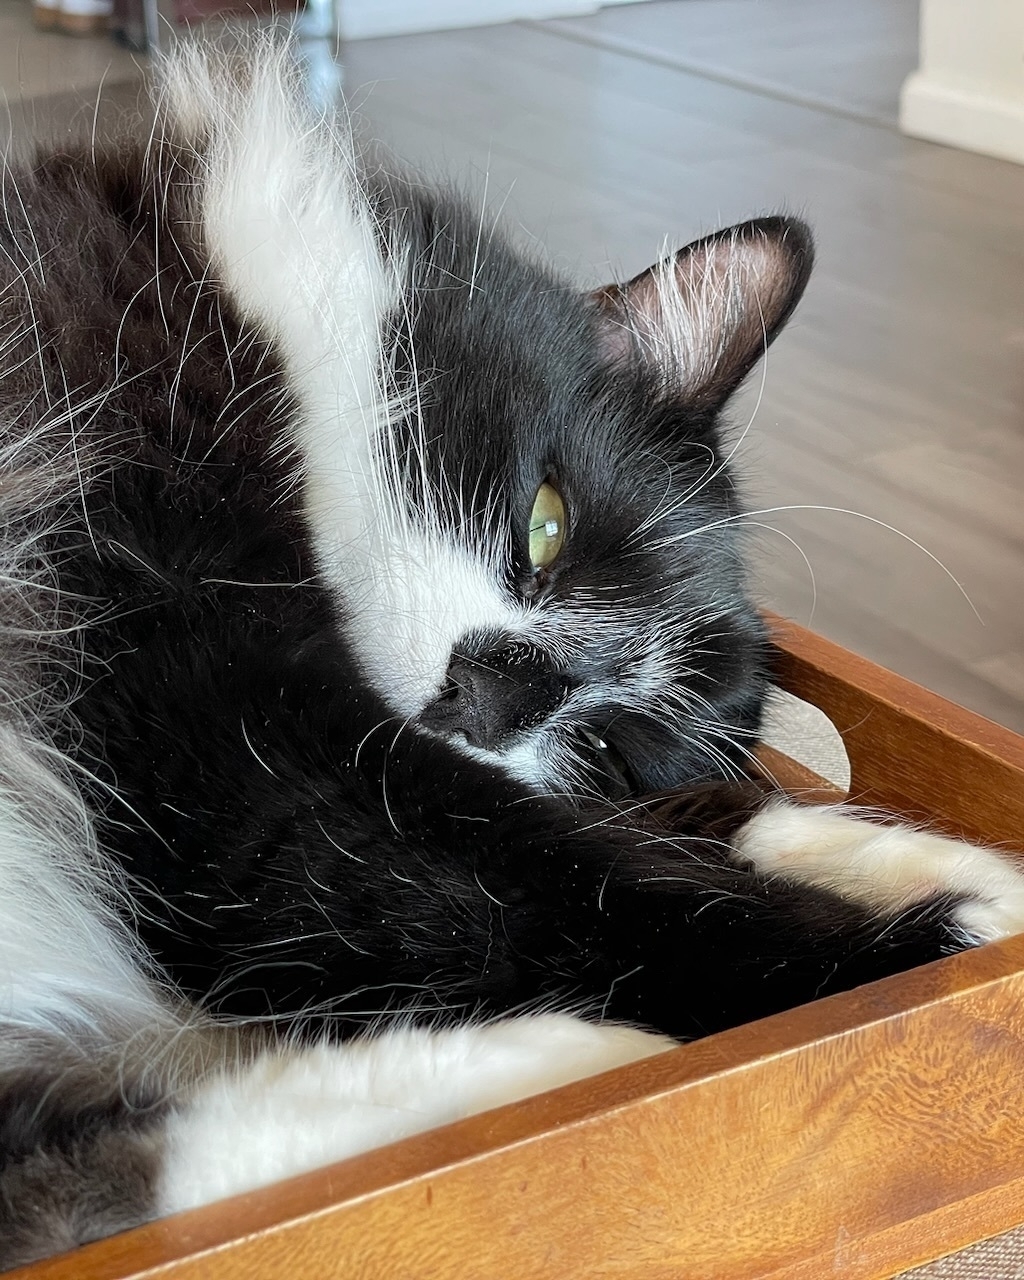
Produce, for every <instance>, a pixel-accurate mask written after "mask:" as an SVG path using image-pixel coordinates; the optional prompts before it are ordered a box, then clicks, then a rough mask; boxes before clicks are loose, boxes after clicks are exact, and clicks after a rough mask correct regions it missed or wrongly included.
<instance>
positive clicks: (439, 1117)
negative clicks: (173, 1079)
mask: <svg viewBox="0 0 1024 1280" xmlns="http://www.w3.org/2000/svg"><path fill="white" fill-rule="evenodd" d="M672 1045H673V1041H671V1040H669V1039H667V1038H666V1037H664V1036H657V1035H650V1034H648V1033H647V1032H644V1031H634V1030H632V1029H631V1028H629V1027H616V1026H593V1025H592V1024H590V1023H587V1022H583V1021H582V1020H581V1019H579V1018H573V1017H569V1016H568V1015H564V1014H543V1015H537V1016H523V1017H519V1018H509V1019H506V1020H505V1021H503V1022H495V1023H492V1024H490V1025H489V1026H465V1027H453V1028H451V1029H450V1030H447V1031H429V1030H426V1029H425V1028H421V1027H404V1028H402V1027H399V1028H394V1029H392V1030H387V1031H383V1032H380V1033H379V1034H377V1035H372V1036H368V1037H366V1039H363V1040H355V1041H351V1042H349V1043H347V1044H341V1045H335V1044H321V1045H313V1046H310V1047H307V1048H295V1049H289V1048H281V1049H277V1050H271V1051H269V1052H267V1053H265V1054H263V1055H261V1056H260V1057H259V1058H257V1059H256V1061H255V1062H254V1063H252V1064H251V1065H250V1066H248V1067H245V1068H243V1069H242V1070H233V1071H224V1072H218V1073H216V1074H215V1075H213V1076H212V1077H210V1078H209V1079H208V1080H206V1081H205V1082H204V1083H203V1084H202V1085H200V1087H199V1088H198V1089H197V1090H196V1092H195V1094H194V1095H193V1096H192V1098H191V1099H190V1100H189V1101H188V1102H187V1103H186V1104H185V1105H184V1106H182V1108H181V1109H180V1110H179V1111H178V1112H176V1113H175V1114H174V1115H173V1116H172V1117H171V1119H170V1120H169V1121H168V1123H167V1128H166V1132H165V1146H164V1158H163V1170H162V1177H161V1185H160V1191H159V1204H160V1211H161V1212H162V1213H165V1214H166V1213H175V1212H177V1211H178V1210H180V1209H187V1208H191V1207H193V1206H195V1205H200V1204H207V1203H209V1202H210V1201H212V1200H219V1199H222V1198H223V1197H225V1196H229V1195H236V1194H238V1193H239V1192H241V1191H247V1190H250V1189H251V1188H253V1187H258V1186H263V1185H265V1184H267V1183H269V1182H274V1181H277V1180H279V1179H281V1178H286V1177H291V1176H293V1175H294V1174H297V1173H302V1172H304V1171H306V1170H308V1169H315V1168H317V1167H319V1166H322V1165H325V1164H330V1163H332V1162H333V1161H335V1160H342V1159H345V1158H346V1157H348V1156H352V1155H356V1154H357V1153H358V1152H360V1151H367V1150H369V1149H370V1148H371V1147H379V1146H383V1145H384V1144H386V1143H389V1142H397V1141H398V1140H399V1139H400V1138H406V1137H409V1136H410V1135H411V1134H414V1133H421V1132H422V1131H423V1130H424V1129H430V1128H433V1127H435V1126H437V1125H441V1124H448V1123H450V1122H451V1121H453V1120H459V1119H462V1118H463V1117H464V1116H469V1115H474V1114H475V1113H476V1112H478V1111H487V1110H489V1109H490V1108H492V1107H498V1106H501V1105H502V1104H504V1103H506V1102H514V1101H516V1100H517V1099H519V1098H525V1097H528V1096H529V1095H530V1094H534V1093H542V1092H544V1090H546V1089H553V1088H555V1087H556V1086H557V1085H561V1084H567V1083H568V1082H569V1081H570V1080H579V1079H582V1078H583V1077H584V1076H589V1075H596V1074H597V1073H598V1072H601V1071H608V1070H610V1069H611V1068H612V1067H618V1066H622V1065H624V1064H625V1063H627V1062H633V1061H635V1060H636V1059H638V1058H646V1057H649V1056H650V1055H651V1054H655V1053H662V1052H664V1050H666V1049H669V1048H671V1047H672Z"/></svg>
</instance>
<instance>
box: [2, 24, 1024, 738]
mask: <svg viewBox="0 0 1024 1280" xmlns="http://www.w3.org/2000/svg"><path fill="white" fill-rule="evenodd" d="M0 18H2V19H3V23H5V24H6V25H5V26H4V33H5V37H6V40H7V44H8V46H11V45H12V42H13V43H17V37H16V32H15V30H14V25H13V24H15V23H16V21H20V22H21V23H22V26H23V28H24V29H25V32H26V34H25V35H24V36H23V42H24V48H25V49H30V50H31V52H32V57H31V58H29V57H27V56H26V55H25V53H24V49H23V51H22V54H21V55H20V59H15V60H13V61H12V60H11V59H10V58H8V65H9V67H18V68H20V70H18V72H17V77H18V79H17V83H16V84H12V83H10V82H9V80H10V77H11V76H13V75H14V74H15V73H14V72H13V71H11V70H9V69H8V70H6V71H5V70H4V66H5V64H4V63H3V62H2V60H0V77H6V79H3V80H2V82H0V87H2V88H4V89H5V90H6V91H7V92H8V94H9V96H10V97H12V98H13V99H14V100H15V107H14V111H13V114H14V117H15V120H14V128H15V133H19V132H21V131H22V129H23V128H24V124H25V122H26V121H34V122H35V123H36V126H37V127H42V128H44V129H45V128H46V127H47V125H48V124H49V126H50V127H51V128H57V127H63V125H64V122H65V121H66V119H67V118H68V117H69V115H70V114H71V113H72V111H73V109H74V103H75V101H78V102H79V108H78V109H79V110H81V109H83V108H82V107H81V101H82V99H78V100H73V99H69V98H66V97H64V98H45V99H44V98H40V97H37V96H33V95H35V94H39V93H40V92H46V91H50V90H53V89H55V88H57V87H58V81H59V68H60V66H61V65H62V62H61V59H64V60H65V61H66V62H67V66H68V68H69V71H68V76H69V81H71V80H73V81H74V83H75V84H76V85H78V86H79V89H80V92H82V93H90V92H91V91H90V88H89V82H88V79H89V78H88V74H86V73H85V72H83V65H84V64H83V55H82V53H81V52H80V49H81V46H75V45H74V43H73V42H71V43H69V42H68V39H67V38H66V37H60V36H48V37H40V36H38V35H36V34H33V33H29V32H28V28H27V6H26V5H24V4H23V3H22V2H21V0H0ZM0 25H2V24H0ZM44 39H45V40H48V41H50V42H53V41H56V42H57V44H55V45H54V44H51V45H49V46H46V48H44V47H43V46H42V45H41V44H40V41H42V40H44ZM915 46H916V3H915V2H914V0H858V3H857V4H854V5H851V4H849V3H848V2H847V0H672V2H665V0H659V2H655V3H647V4H634V5H628V6H622V7H618V8H611V9H606V10H603V11H601V12H600V13H598V14H595V15H593V16H591V17H585V18H577V19H572V20H562V21H552V22H546V23H521V24H514V25H510V26H504V27H489V28H479V29H476V30H471V31H448V32H442V33H438V34H431V35H417V36H404V37H396V38H392V39H388V40H376V41H363V42H359V43H355V44H352V45H350V46H348V47H347V48H345V49H344V50H343V51H342V63H343V72H344V78H345V84H346V88H347V91H348V94H349V97H350V100H351V101H352V102H353V103H354V104H355V105H356V107H357V109H358V111H359V113H360V115H361V117H362V118H363V121H364V123H365V126H366V128H367V129H368V130H369V131H370V132H372V133H374V134H377V135H379V136H382V137H383V138H384V139H385V140H386V141H387V142H389V143H390V144H391V145H392V146H393V148H394V149H395V150H396V151H397V152H398V153H399V154H401V155H404V156H405V157H407V158H409V159H410V160H413V161H414V162H417V163H419V164H421V165H425V166H426V167H427V168H429V169H431V170H437V171H442V172H448V173H453V174H455V175H456V176H457V177H458V180H459V181H460V183H461V184H462V185H464V186H466V187H468V188H469V189H470V190H471V191H473V192H474V193H475V198H482V196H483V194H484V193H486V200H487V203H488V204H489V205H490V206H491V207H492V208H493V209H494V210H495V211H497V210H498V209H500V208H503V209H504V215H503V216H504V217H505V219H506V220H508V221H510V222H511V223H512V224H513V225H518V231H519V234H520V235H521V236H522V238H523V239H524V240H526V241H527V242H528V243H531V244H539V245H542V246H546V247H547V249H549V250H550V251H551V252H552V253H553V254H554V255H555V257H556V259H557V260H558V261H559V262H560V263H561V265H562V266H563V267H564V268H565V269H566V270H568V271H569V272H571V273H573V274H574V275H576V276H577V277H578V278H579V279H580V280H581V282H586V283H595V282H598V281H601V280H603V279H605V278H608V277H610V276H612V275H616V274H624V273H625V274H629V273H632V272H635V271H637V270H639V269H640V268H641V267H643V266H644V265H646V264H647V263H648V262H649V261H650V260H652V259H653V258H654V257H655V256H656V255H657V254H658V252H659V251H660V249H661V246H662V244H663V243H664V241H665V240H666V239H667V240H668V241H669V242H670V243H672V244H679V243H683V242H684V241H685V240H687V239H688V238H690V237H692V236H695V235H697V234H699V233H701V232H703V231H707V230H709V229H711V228H713V227H715V226H717V225H720V224H723V223H727V222H730V221H735V220H738V219H741V218H744V217H747V216H749V215H750V214H753V213H758V212H763V211H767V210H772V209H779V208H784V209H789V210H794V211H798V212H800V213H802V214H804V215H805V216H806V217H808V218H809V219H810V220H811V221H812V222H813V224H814V225H815V227H816V229H817V234H818V241H819V250H820V256H819V267H818V270H817V274H816V277H815V279H814V281H813V282H812V285H811V288H810V290H809V292H808V296H807V298H806V301H805V303H804V304H803V306H802V308H801V309H800V311H799V312H798V314H797V317H796V319H795V320H794V321H793V323H792V325H791V327H790V329H789V330H788V331H787V333H786V334H785V335H784V337H783V338H782V340H781V341H780V342H779V343H777V344H776V346H775V347H774V348H773V349H772V351H771V354H770V357H769V360H768V364H767V379H766V382H765V386H764V392H763V397H762V399H761V404H760V407H759V409H758V411H757V414H756V416H754V417H753V421H752V423H751V424H750V428H749V431H747V432H746V435H745V438H744V441H743V445H742V448H741V450H740V451H739V456H740V458H741V464H742V469H743V473H744V475H745V477H746V480H747V488H748V493H749V497H750V502H751V506H752V507H753V508H754V509H755V510H757V511H763V512H764V514H761V515H757V516H756V517H754V518H752V520H751V522H750V524H751V536H752V557H753V561H754V564H755V566H756V576H757V584H758V590H759V592H760V594H761V596H762V598H763V599H764V601H765V602H766V603H767V604H770V605H771V606H773V607H774V608H776V609H779V610H780V611H782V612H784V613H787V614H790V615H791V616H793V617H795V618H796V619H798V620H799V621H801V622H803V623H806V624H808V625H810V626H812V627H815V628H816V629H818V630H820V631H822V632H823V633H824V634H826V635H828V636H830V637H832V638H833V639H836V640H838V641H840V642H841V643H843V644H845V645H848V646H849V647H851V648H853V649H856V650H858V651H859V652H861V653H864V654H866V655H868V656H869V657H873V658H875V659H876V660H878V661H880V662H883V663H885V664H886V665H888V666H891V667H893V668H895V669H896V670H898V671H900V672H902V673H903V674H905V675H908V676H910V677H912V678H913V679H916V680H918V681H921V682H922V683H924V684H927V685H929V686H930V687H932V688H933V689H936V690H938V691H939V692H941V693H944V694H946V695H947V696H948V697H951V698H954V699H956V700H957V701H960V702H963V703H965V704H966V705H967V706H970V707H972V708H974V709H975V710H978V711H981V712H983V713H984V714H986V715H989V716H991V717H992V718H994V719H996V720H999V721H1001V722H1003V723H1004V724H1007V725H1010V726H1012V727H1013V728H1015V729H1018V730H1021V731H1024V168H1018V167H1015V166H1013V165H1009V164H1005V163H1001V162H998V161H994V160H988V159H984V158H982V157H979V156H973V155H969V154H967V153H964V152H958V151H954V150H951V149H947V148H943V147H937V146H933V145H930V144H928V143H923V142H917V141H913V140H910V139H906V138H903V137H901V136H900V134H899V133H898V132H897V130H896V127H895V119H896V102H897V94H898V89H899V85H900V82H901V81H902V79H903V77H904V75H905V74H906V72H907V71H908V70H909V69H910V68H911V67H912V66H913V65H914V61H915V56H916V55H915ZM104 48H105V46H103V45H97V46H95V48H94V55H95V56H94V57H93V60H92V62H91V63H89V66H95V67H102V66H104V65H105V58H106V62H109V63H110V69H109V71H108V72H107V73H106V74H107V75H108V81H109V82H114V81H116V82H117V83H114V84H113V85H112V87H108V88H107V89H105V90H104V96H105V97H106V98H108V99H110V100H111V101H112V102H113V103H116V102H118V101H130V100H131V98H132V96H133V95H134V93H135V92H136V90H135V87H134V85H133V83H132V77H133V76H136V75H137V72H136V71H135V68H134V67H133V65H132V64H131V63H130V62H126V61H125V60H124V59H123V58H121V57H120V56H119V55H112V54H111V53H110V50H109V49H107V54H106V55H104V53H103V50H104ZM54 50H57V53H54V52H53V51H54ZM321 52H323V50H322V49H321ZM8 53H10V48H9V49H8ZM36 66H39V67H41V68H43V70H42V71H41V72H39V73H37V74H36V75H35V79H34V80H33V79H32V75H30V74H29V72H31V70H32V68H33V67H36ZM54 68H57V70H55V69H54ZM87 70H88V68H86V71H87ZM99 74H100V73H99V71H96V72H94V76H93V79H94V82H98V80H99ZM83 76H84V79H83ZM326 79H328V80H329V79H330V76H329V74H328V76H327V77H326ZM19 103H20V105H18V104H19ZM755 381H756V380H755ZM758 390H759V387H758V386H757V385H755V386H754V387H752V388H751V390H750V394H749V395H748V396H747V399H746V401H745V402H744V403H743V404H742V405H741V406H739V407H738V409H737V413H736V419H737V427H736V430H737V432H741V431H743V429H744V428H745V427H746V426H747V423H748V421H749V419H750V417H751V414H752V411H753V406H754V403H755V401H756V396H757V392H758ZM780 508H782V509H781V510H780ZM890 526H891V528H890ZM957 583H959V584H960V585H959V586H958V585H957Z"/></svg>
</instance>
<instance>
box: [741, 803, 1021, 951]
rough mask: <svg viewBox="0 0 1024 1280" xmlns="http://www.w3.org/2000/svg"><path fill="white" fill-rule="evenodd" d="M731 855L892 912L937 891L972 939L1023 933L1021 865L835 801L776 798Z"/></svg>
mask: <svg viewBox="0 0 1024 1280" xmlns="http://www.w3.org/2000/svg"><path fill="white" fill-rule="evenodd" d="M735 848H736V853H737V855H738V856H739V857H740V858H741V859H743V860H745V861H748V862H750V863H752V864H753V865H754V866H755V867H756V868H757V869H758V871H760V872H762V873H763V874H765V875H778V876H781V877H783V878H784V879H787V880H795V881H798V882H800V883H802V884H812V885H816V886H818V887H819V888H822V889H830V890H832V891H833V892H834V893H838V894H840V895H841V896H843V897H846V898H850V899H852V900H853V901H854V902H859V903H862V904H863V905H864V906H867V907H870V908H871V909H872V910H874V911H878V912H881V913H882V914H884V915H891V914H894V913H896V912H899V911H902V910H904V909H905V908H907V907H911V906H913V905H914V904H915V903H919V902H924V901H925V900H927V899H929V898H933V897H936V896H938V895H941V894H950V895H954V896H957V897H962V898H963V901H962V902H960V903H958V905H957V906H956V907H954V910H953V918H954V920H955V922H956V923H957V925H959V927H960V928H961V929H962V930H963V932H964V936H965V940H967V941H969V942H972V943H981V942H992V941H994V940H995V939H996V938H1005V937H1009V936H1011V935H1012V934H1015V933H1022V932H1024V870H1022V869H1021V867H1020V866H1019V865H1018V864H1016V863H1015V862H1014V861H1013V860H1011V859H1010V858H1009V857H1003V856H1001V855H1000V854H998V853H995V852H994V851H993V850H991V849H982V848H979V847H978V846H976V845H972V844H967V843H965V842H964V841H962V840H950V839H947V838H946V837H945V836H938V835H935V834H933V833H932V832H929V831H920V830H918V829H917V828H914V827H906V826H878V825H875V824H873V823H871V822H868V821H866V820H865V819H864V817H863V816H861V815H858V814H857V813H856V812H853V811H850V810H847V809H845V808H843V807H840V806H836V807H833V806H828V807H818V806H809V805H808V806H801V805H793V804H788V803H785V802H783V801H778V802H775V803H773V804H771V805H770V806H769V807H768V808H767V809H765V810H763V811H762V812H761V813H759V814H758V815H757V816H756V817H754V818H752V819H751V821H750V822H748V823H747V824H746V825H745V826H744V827H743V828H742V830H741V831H740V832H739V834H738V836H737V837H736V841H735Z"/></svg>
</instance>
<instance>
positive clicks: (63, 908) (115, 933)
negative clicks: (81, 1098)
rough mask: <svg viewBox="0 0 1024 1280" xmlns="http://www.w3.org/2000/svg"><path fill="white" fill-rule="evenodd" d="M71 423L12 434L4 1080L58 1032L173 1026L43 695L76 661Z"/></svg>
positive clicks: (3, 523)
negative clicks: (59, 579) (56, 668)
mask: <svg viewBox="0 0 1024 1280" xmlns="http://www.w3.org/2000/svg"><path fill="white" fill-rule="evenodd" d="M66 413H67V407H66V406H65V405H61V404H59V403H58V404H57V405H55V406H54V408H53V410H52V414H51V416H50V418H48V419H45V418H44V420H43V421H42V422H41V423H40V424H39V425H38V426H37V427H36V428H35V430H34V432H25V433H24V434H21V433H20V432H19V427H18V425H17V424H7V431H8V432H9V435H8V438H7V439H5V440H4V441H3V443H2V444H0V476H2V477H3V484H2V486H0V669H2V671H3V684H2V687H0V1070H4V1069H7V1068H12V1067H14V1066H16V1065H17V1064H18V1063H19V1061H21V1059H22V1056H23V1055H24V1054H25V1053H31V1052H32V1051H33V1050H32V1045H33V1044H36V1045H37V1044H38V1043H40V1041H41V1040H45V1039H46V1038H47V1036H56V1037H58V1038H59V1039H61V1040H62V1041H65V1042H66V1041H68V1040H69V1039H73V1038H74V1037H76V1036H77V1035H79V1034H84V1035H86V1036H88V1037H89V1038H90V1039H91V1040H92V1041H93V1043H96V1037H97V1035H98V1036H99V1037H100V1039H102V1038H104V1037H107V1038H110V1037H115V1036H120V1035H122V1034H125V1033H126V1032H130V1031H131V1029H133V1028H136V1027H139V1026H152V1025H154V1024H156V1023H159V1022H160V1021H161V1020H162V1019H165V1018H166V1017H168V1016H169V1015H168V1014H167V1013H166V1011H165V1007H164V1005H163V1003H162V1000H161V997H160V996H159V994H158V993H157V992H156V990H155V989H154V988H153V986H152V985H151V984H150V982H149V981H148V979H147V977H146V976H145V973H144V968H143V966H142V963H141V959H140V954H139V948H138V946H137V944H136V943H134V942H133V941H132V940H131V939H130V937H129V935H128V931H127V930H126V929H125V928H124V926H123V925H122V923H121V922H120V920H119V919H118V918H117V916H116V914H115V912H114V910H113V900H114V897H115V890H114V888H113V884H112V879H111V876H110V874H109V869H108V867H107V865H106V863H105V861H104V859H103V857H102V855H101V853H100V851H99V849H98V848H97V844H96V838H95V833H94V830H93V824H92V818H91V815H90V814H89V812H88V810H87V808H86V805H85V804H84V802H83V800H82V797H81V795H80V794H79V791H78V789H77V786H76V785H75V777H74V774H73V771H72V770H71V768H70V766H69V765H68V763H67V762H66V761H65V760H63V759H62V758H61V756H60V755H59V754H58V753H57V752H56V751H55V750H54V749H53V747H52V745H51V744H50V734H51V731H52V728H53V726H54V724H55V723H57V722H58V720H59V719H60V718H61V717H63V716H64V715H65V714H66V713H67V708H66V707H65V705H64V703H63V701H62V699H61V694H60V693H59V691H57V690H54V689H52V688H41V687H40V685H39V671H40V667H39V660H40V658H42V657H44V656H47V655H48V654H51V651H52V650H53V648H54V647H55V646H56V648H57V650H58V651H59V656H60V658H61V659H62V660H63V661H64V662H65V664H67V663H68V662H69V661H70V660H72V659H73V655H74V641H75V637H74V634H73V629H72V633H71V634H66V633H65V632H66V628H67V623H68V618H67V616H66V615H62V614H61V613H60V612H59V605H60V597H59V592H58V591H57V590H56V582H55V578H54V575H53V574H52V573H51V572H50V570H49V569H48V567H47V565H46V564H45V563H43V561H42V557H41V554H40V545H41V539H42V536H43V534H44V533H45V532H46V531H48V530H49V529H50V528H51V527H52V523H53V521H54V520H56V519H57V517H56V516H55V515H54V511H55V510H56V509H57V506H58V504H59V503H61V502H62V501H63V500H64V498H65V496H66V494H67V493H69V492H71V493H74V492H77V491H78V488H79V486H80V484H81V483H83V479H82V472H81V470H80V467H82V466H83V465H85V464H84V462H83V460H81V459H79V458H78V457H75V458H69V457H60V456H49V457H46V459H45V461H43V460H42V459H43V457H44V456H45V451H46V450H47V449H51V450H52V447H53V445H52V439H50V438H48V433H49V432H50V431H51V429H52V430H54V431H56V429H57V427H58V426H63V425H64V419H65V416H66ZM53 656H56V655H53ZM11 1032H17V1033H19V1034H15V1035H12V1034H10V1033H11Z"/></svg>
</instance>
